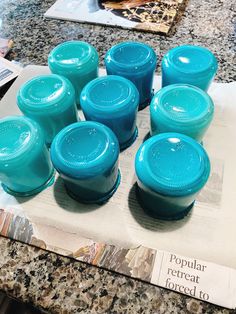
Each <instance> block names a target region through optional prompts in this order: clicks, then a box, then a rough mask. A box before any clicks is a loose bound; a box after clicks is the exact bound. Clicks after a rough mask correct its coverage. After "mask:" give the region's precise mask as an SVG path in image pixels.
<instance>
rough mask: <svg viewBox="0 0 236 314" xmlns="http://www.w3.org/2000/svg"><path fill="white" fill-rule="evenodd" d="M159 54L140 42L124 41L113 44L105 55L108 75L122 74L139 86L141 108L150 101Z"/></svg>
mask: <svg viewBox="0 0 236 314" xmlns="http://www.w3.org/2000/svg"><path fill="white" fill-rule="evenodd" d="M156 63H157V56H156V54H155V52H154V50H153V49H152V48H151V47H150V46H148V45H146V44H143V43H139V42H122V43H120V44H117V45H115V46H113V47H112V48H111V49H110V50H108V52H107V53H106V56H105V65H106V71H107V74H108V75H111V74H113V75H120V76H123V77H125V78H127V79H129V80H130V81H131V82H133V83H134V85H135V86H136V87H137V89H138V91H139V95H140V100H139V109H142V108H144V107H145V106H147V105H148V104H149V103H150V100H151V97H152V85H153V77H154V72H155V69H156Z"/></svg>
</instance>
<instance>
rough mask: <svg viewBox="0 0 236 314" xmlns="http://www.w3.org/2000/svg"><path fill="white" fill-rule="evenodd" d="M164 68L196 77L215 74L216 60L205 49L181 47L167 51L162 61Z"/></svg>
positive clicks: (189, 46) (188, 46) (190, 46)
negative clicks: (170, 68)
mask: <svg viewBox="0 0 236 314" xmlns="http://www.w3.org/2000/svg"><path fill="white" fill-rule="evenodd" d="M162 64H163V65H165V66H166V67H169V66H171V67H173V68H174V69H175V70H176V71H178V72H180V73H181V74H187V75H193V76H197V75H199V74H208V73H209V71H214V72H216V70H217V67H218V65H217V60H216V57H215V56H214V55H213V53H212V52H211V51H210V50H208V49H207V48H205V47H201V46H194V45H183V46H178V47H175V48H173V49H171V50H169V51H168V52H167V53H166V54H165V55H164V57H163V59H162Z"/></svg>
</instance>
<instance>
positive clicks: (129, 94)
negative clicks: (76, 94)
mask: <svg viewBox="0 0 236 314" xmlns="http://www.w3.org/2000/svg"><path fill="white" fill-rule="evenodd" d="M138 104H139V93H138V90H137V88H136V87H135V85H134V84H133V83H132V82H131V81H129V80H127V79H126V78H123V77H121V76H116V75H108V76H103V77H99V78H96V79H94V80H92V81H90V82H89V83H88V84H87V85H86V86H85V87H84V89H83V91H82V93H81V96H80V105H81V108H82V110H83V111H85V112H86V113H88V114H89V113H98V114H101V115H106V116H110V117H112V116H113V115H115V116H117V115H123V114H124V112H125V113H126V114H127V112H128V111H130V110H131V111H133V110H135V109H136V108H138Z"/></svg>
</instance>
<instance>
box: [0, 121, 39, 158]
mask: <svg viewBox="0 0 236 314" xmlns="http://www.w3.org/2000/svg"><path fill="white" fill-rule="evenodd" d="M39 141H40V143H42V142H44V136H43V133H42V131H41V129H40V127H39V126H38V124H37V123H36V122H35V121H33V120H31V119H29V118H27V117H24V116H8V117H6V118H3V119H1V120H0V164H1V162H13V161H14V162H18V161H20V160H21V159H22V157H27V156H28V153H29V152H30V151H31V150H32V149H35V148H36V146H37V143H38V142H39Z"/></svg>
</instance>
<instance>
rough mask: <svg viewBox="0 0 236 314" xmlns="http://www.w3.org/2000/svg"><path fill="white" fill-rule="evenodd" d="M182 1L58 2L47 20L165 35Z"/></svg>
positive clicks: (60, 0)
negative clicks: (86, 23) (109, 26)
mask: <svg viewBox="0 0 236 314" xmlns="http://www.w3.org/2000/svg"><path fill="white" fill-rule="evenodd" d="M184 2H185V0H160V1H150V0H148V1H147V0H143V1H141V0H138V1H137V0H120V1H109V0H57V1H56V3H54V5H53V6H52V7H51V8H50V9H49V10H48V11H47V12H46V13H45V16H46V17H48V18H55V19H62V20H70V21H76V22H88V23H95V24H104V25H112V26H119V27H122V28H131V29H139V30H143V31H151V32H160V33H164V34H167V33H168V32H169V30H170V28H171V26H172V25H173V23H174V20H175V18H176V16H177V13H178V10H179V9H180V7H181V6H183V4H184Z"/></svg>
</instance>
